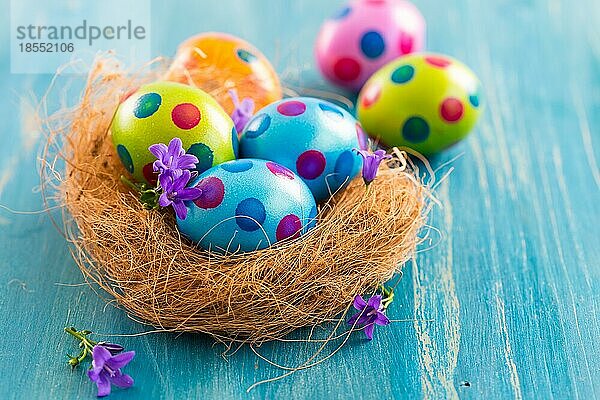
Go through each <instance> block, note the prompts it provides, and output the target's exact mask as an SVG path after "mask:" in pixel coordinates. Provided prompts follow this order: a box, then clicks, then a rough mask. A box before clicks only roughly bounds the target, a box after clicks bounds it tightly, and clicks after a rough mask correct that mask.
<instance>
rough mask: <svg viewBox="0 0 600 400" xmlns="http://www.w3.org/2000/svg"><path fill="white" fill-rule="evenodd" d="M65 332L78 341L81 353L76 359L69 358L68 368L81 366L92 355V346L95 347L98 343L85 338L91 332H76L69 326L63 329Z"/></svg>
mask: <svg viewBox="0 0 600 400" xmlns="http://www.w3.org/2000/svg"><path fill="white" fill-rule="evenodd" d="M65 332H66V333H68V334H69V335H71V336H73V337H74V338H76V339H77V340H79V341H80V343H79V347H81V348H82V349H81V352H80V353H79V355H78V356H77V357H73V356H69V361H68V363H69V365H70V366H72V367H73V368H75V367H76V366H78V365H79V364H81V363H82V362H83V361H84V360H85V359H86V357H87V356H88V355H90V354H92V351H93V349H94V346H95V345H97V344H98V342H96V341H94V340H91V339H89V338H88V337H87V335H89V334H90V333H92V332H91V331H88V330H83V331H78V330H77V329H75V328H74V327H72V326H71V327H68V328H65Z"/></svg>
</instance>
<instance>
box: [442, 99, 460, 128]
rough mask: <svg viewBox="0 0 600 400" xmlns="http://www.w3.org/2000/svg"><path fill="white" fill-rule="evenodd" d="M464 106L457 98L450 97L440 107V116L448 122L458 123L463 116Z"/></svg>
mask: <svg viewBox="0 0 600 400" xmlns="http://www.w3.org/2000/svg"><path fill="white" fill-rule="evenodd" d="M463 111H464V107H463V104H462V103H461V102H460V100H458V99H457V98H455V97H448V98H447V99H445V100H444V101H443V102H442V104H441V105H440V115H441V116H442V118H443V119H444V120H446V122H450V123H452V122H457V121H458V120H460V119H461V118H462V116H463Z"/></svg>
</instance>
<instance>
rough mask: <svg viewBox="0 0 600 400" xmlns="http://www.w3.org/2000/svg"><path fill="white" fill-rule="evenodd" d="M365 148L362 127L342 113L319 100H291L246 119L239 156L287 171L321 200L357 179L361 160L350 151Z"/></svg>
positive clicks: (304, 98)
mask: <svg viewBox="0 0 600 400" xmlns="http://www.w3.org/2000/svg"><path fill="white" fill-rule="evenodd" d="M366 147H367V139H366V137H365V134H364V132H363V130H362V128H361V126H360V124H359V123H358V122H357V121H356V119H355V118H354V117H353V116H352V115H351V114H350V113H348V112H347V111H346V110H344V109H343V108H341V107H338V106H336V105H335V104H333V103H330V102H328V101H325V100H321V99H316V98H310V97H293V98H289V99H285V100H281V101H278V102H275V103H272V104H270V105H268V106H266V107H264V108H263V109H261V110H260V111H258V113H256V115H255V116H254V117H253V118H252V119H251V120H250V121H248V123H247V124H246V127H245V129H244V131H243V132H242V136H241V138H240V157H241V158H260V159H268V160H273V161H275V162H277V163H279V164H281V165H283V166H285V167H287V168H289V169H290V170H292V171H293V172H294V173H295V174H297V175H299V176H300V177H301V178H302V180H303V181H304V182H305V183H306V184H307V185H308V187H309V189H310V191H311V192H312V194H313V195H314V197H315V199H316V200H317V201H322V200H327V199H328V198H329V197H331V195H332V194H335V193H337V192H338V191H339V190H341V189H342V188H343V186H345V185H346V184H347V183H348V182H349V181H350V180H351V179H352V178H353V177H354V176H356V174H357V173H358V171H359V170H360V167H361V165H362V161H361V159H360V157H359V156H358V155H357V154H356V153H355V152H354V151H353V149H355V148H362V149H364V148H366Z"/></svg>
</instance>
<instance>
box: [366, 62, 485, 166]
mask: <svg viewBox="0 0 600 400" xmlns="http://www.w3.org/2000/svg"><path fill="white" fill-rule="evenodd" d="M480 96H481V84H480V82H479V79H477V76H476V75H475V74H474V73H473V71H471V69H469V68H468V67H467V66H465V65H464V64H462V63H461V62H459V61H457V60H455V59H453V58H451V57H448V56H445V55H440V54H431V53H422V54H411V55H407V56H403V57H400V58H398V59H396V60H394V61H392V62H390V63H389V64H386V65H385V66H384V67H383V68H381V69H380V70H379V71H377V72H376V73H375V74H374V75H373V76H372V77H371V78H370V79H369V80H368V81H367V83H366V84H365V86H364V87H363V89H362V90H361V92H360V95H359V98H358V109H357V114H358V119H359V121H360V122H361V124H362V126H363V128H364V130H365V131H366V132H367V133H368V134H369V135H370V136H372V137H373V138H375V139H379V140H381V142H383V143H384V144H386V145H387V146H390V147H393V146H406V147H409V148H411V149H414V150H416V151H418V152H420V153H422V154H425V155H429V154H433V153H437V152H439V151H441V150H443V149H445V148H447V147H449V146H451V145H453V144H455V143H457V142H459V141H460V140H462V139H463V138H464V137H466V136H467V135H468V134H469V132H470V131H471V130H472V129H473V127H474V126H475V123H476V122H477V119H478V118H479V115H480V114H481V110H482V102H481V98H480Z"/></svg>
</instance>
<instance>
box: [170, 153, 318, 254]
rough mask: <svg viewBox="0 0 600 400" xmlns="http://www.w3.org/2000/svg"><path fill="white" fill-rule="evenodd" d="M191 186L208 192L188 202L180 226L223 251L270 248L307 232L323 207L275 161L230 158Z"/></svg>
mask: <svg viewBox="0 0 600 400" xmlns="http://www.w3.org/2000/svg"><path fill="white" fill-rule="evenodd" d="M191 186H192V187H193V186H195V187H198V188H200V189H201V190H202V195H201V196H200V197H199V198H198V199H196V200H194V201H193V202H192V201H190V202H187V203H186V207H187V208H188V214H187V217H186V218H185V219H184V220H181V219H178V220H177V225H178V227H179V230H180V231H181V232H182V233H183V234H184V235H185V236H187V237H188V238H189V239H191V240H192V241H194V242H195V243H198V244H199V245H200V246H201V247H202V248H204V249H206V250H210V251H215V252H219V253H234V252H237V251H241V252H247V251H253V250H258V249H264V248H266V247H268V246H270V245H272V244H274V243H276V242H279V241H282V240H285V239H294V238H297V237H299V236H300V235H302V234H304V233H306V232H307V231H308V229H310V228H311V227H313V226H314V225H315V222H316V216H317V207H316V205H315V200H314V198H313V196H312V194H311V193H310V190H309V189H308V187H307V186H306V185H305V184H304V182H302V180H301V179H299V178H298V177H297V176H296V175H295V174H294V173H293V172H292V171H290V170H289V169H287V168H285V167H284V166H282V165H280V164H277V163H274V162H272V161H264V160H257V159H243V160H234V161H229V162H226V163H224V164H221V165H218V166H216V167H213V168H211V169H209V170H208V171H206V172H205V173H203V174H202V175H200V176H199V177H198V178H197V179H196V180H195V181H194V182H192V184H191Z"/></svg>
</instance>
